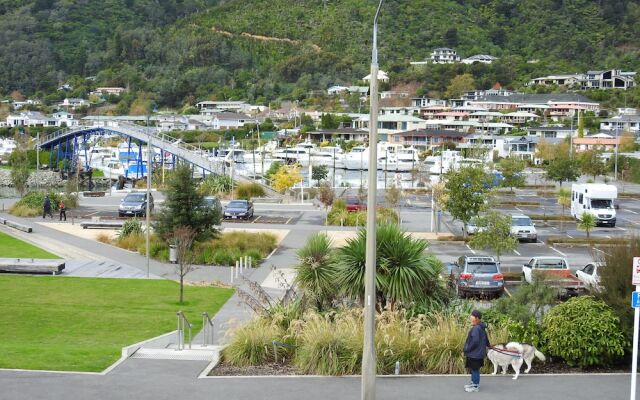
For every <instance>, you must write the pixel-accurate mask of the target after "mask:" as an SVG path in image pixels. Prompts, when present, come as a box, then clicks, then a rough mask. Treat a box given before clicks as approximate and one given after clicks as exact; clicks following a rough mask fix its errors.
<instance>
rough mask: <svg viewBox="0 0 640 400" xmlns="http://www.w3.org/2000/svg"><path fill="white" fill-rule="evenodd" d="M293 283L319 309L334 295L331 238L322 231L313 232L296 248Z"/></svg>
mask: <svg viewBox="0 0 640 400" xmlns="http://www.w3.org/2000/svg"><path fill="white" fill-rule="evenodd" d="M297 255H298V265H296V266H295V270H296V278H295V284H296V286H297V287H298V288H300V289H302V291H303V292H304V294H305V295H306V296H308V297H309V298H310V299H311V300H312V301H314V302H315V303H316V306H317V307H318V309H319V310H321V309H322V307H323V305H324V304H327V303H331V301H332V300H333V297H334V295H335V292H336V290H335V264H334V263H333V250H332V248H331V239H330V238H329V237H328V236H327V235H326V233H324V232H319V233H315V234H313V235H312V236H311V237H310V238H309V239H308V240H307V243H306V244H305V246H304V247H303V248H301V249H300V250H298V252H297Z"/></svg>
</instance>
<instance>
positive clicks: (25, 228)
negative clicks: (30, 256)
mask: <svg viewBox="0 0 640 400" xmlns="http://www.w3.org/2000/svg"><path fill="white" fill-rule="evenodd" d="M0 224H2V225H6V226H9V227H11V228H14V229H17V230H19V231H23V232H27V233H31V232H33V228H32V227H30V226H29V225H24V224H21V223H19V222H15V221H11V220H9V219H6V218H0Z"/></svg>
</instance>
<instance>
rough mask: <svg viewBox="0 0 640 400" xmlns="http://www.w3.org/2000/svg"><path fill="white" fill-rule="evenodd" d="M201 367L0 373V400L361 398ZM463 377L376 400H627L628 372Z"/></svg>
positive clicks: (326, 382)
mask: <svg viewBox="0 0 640 400" xmlns="http://www.w3.org/2000/svg"><path fill="white" fill-rule="evenodd" d="M205 366H206V362H188V361H157V360H138V359H129V360H127V361H126V362H125V363H123V364H121V365H120V367H118V368H116V369H115V370H114V371H113V372H111V373H110V374H107V375H105V376H100V375H86V374H53V373H43V372H18V371H0V400H22V399H24V400H27V399H29V400H31V399H50V400H58V399H59V400H75V399H103V400H112V399H113V400H120V399H122V400H130V399H136V400H147V399H148V400H152V399H153V400H156V399H180V398H189V399H193V400H200V399H203V400H204V399H207V400H210V399H224V400H236V399H237V400H245V399H265V400H266V399H269V400H271V399H279V400H299V399H305V400H326V399H358V398H360V378H359V377H295V378H291V377H260V378H257V377H215V378H214V377H207V378H202V379H197V378H196V377H197V376H198V374H199V373H200V372H201V371H202V370H203V369H204V368H205ZM468 380H469V378H468V376H460V375H457V376H418V377H380V378H378V379H377V384H376V391H377V398H378V399H434V400H435V399H437V400H461V399H469V398H474V399H479V400H480V399H487V400H489V399H490V400H496V399H527V400H549V399H625V398H628V397H629V388H630V375H629V374H623V375H597V374H593V375H539V376H536V375H530V376H527V375H524V374H523V375H521V377H520V378H519V379H518V380H517V381H513V380H512V379H511V377H510V376H506V377H505V376H496V377H493V376H482V378H481V381H480V384H481V390H480V392H478V393H473V394H470V393H465V392H464V391H463V389H462V386H463V385H464V384H466V383H468Z"/></svg>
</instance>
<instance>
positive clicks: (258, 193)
mask: <svg viewBox="0 0 640 400" xmlns="http://www.w3.org/2000/svg"><path fill="white" fill-rule="evenodd" d="M264 196H265V192H264V188H263V187H262V186H261V185H260V184H258V183H254V182H246V183H241V184H239V185H238V187H237V188H236V197H237V198H239V199H244V200H251V199H252V198H254V197H264Z"/></svg>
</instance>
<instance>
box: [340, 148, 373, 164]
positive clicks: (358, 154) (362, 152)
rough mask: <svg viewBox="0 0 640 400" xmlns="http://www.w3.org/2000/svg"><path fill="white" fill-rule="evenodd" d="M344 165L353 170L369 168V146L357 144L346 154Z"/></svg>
mask: <svg viewBox="0 0 640 400" xmlns="http://www.w3.org/2000/svg"><path fill="white" fill-rule="evenodd" d="M344 167H345V168H346V169H352V170H362V169H368V168H369V148H368V147H365V146H356V147H354V148H352V149H351V151H350V152H348V153H347V154H345V156H344Z"/></svg>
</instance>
